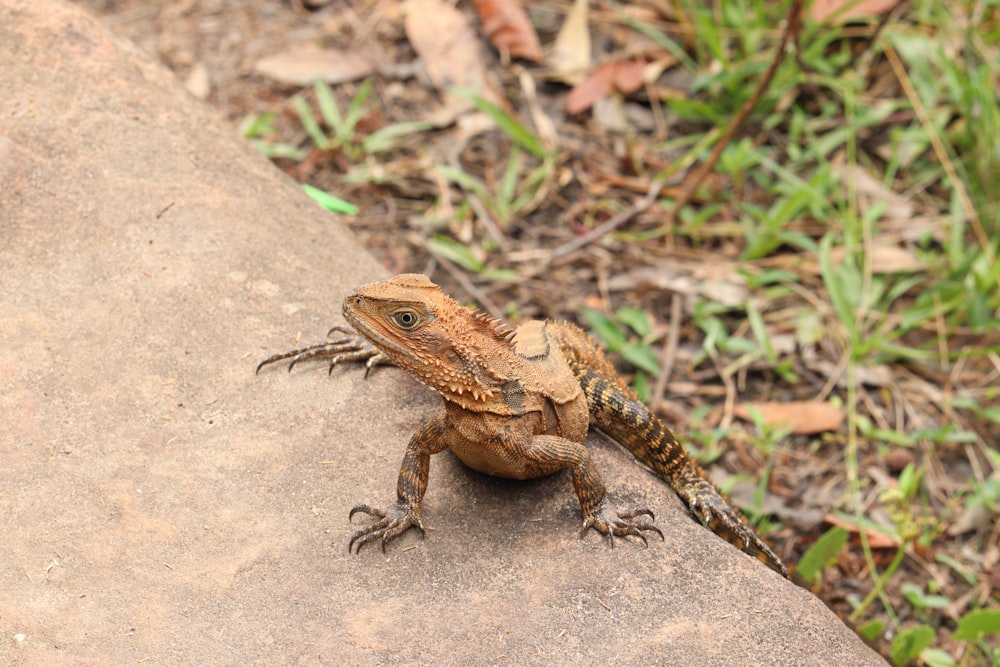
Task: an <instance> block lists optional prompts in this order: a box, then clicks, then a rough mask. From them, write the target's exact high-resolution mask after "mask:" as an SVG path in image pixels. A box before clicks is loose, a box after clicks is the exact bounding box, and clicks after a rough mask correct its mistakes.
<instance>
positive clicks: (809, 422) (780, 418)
mask: <svg viewBox="0 0 1000 667" xmlns="http://www.w3.org/2000/svg"><path fill="white" fill-rule="evenodd" d="M751 407H753V408H756V409H757V411H758V412H760V414H761V416H762V417H763V418H764V422H765V423H766V424H767V425H768V426H775V427H778V428H790V429H792V433H795V434H796V435H813V434H815V433H823V432H825V431H836V430H837V429H838V428H840V425H841V424H842V423H843V421H844V411H843V410H841V409H840V408H838V407H837V406H835V405H831V404H830V403H824V402H819V401H789V402H785V403H781V402H762V403H760V402H752V403H744V404H742V405H737V406H736V408H735V410H734V411H733V414H735V415H736V416H737V417H739V418H740V419H745V420H747V421H751V420H752V419H753V417H752V415H751V411H750V408H751Z"/></svg>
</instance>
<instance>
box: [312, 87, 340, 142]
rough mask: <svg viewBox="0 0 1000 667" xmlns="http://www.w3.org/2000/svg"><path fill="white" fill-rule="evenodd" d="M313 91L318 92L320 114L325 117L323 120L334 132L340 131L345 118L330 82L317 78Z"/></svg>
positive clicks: (317, 101) (317, 102)
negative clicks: (341, 113)
mask: <svg viewBox="0 0 1000 667" xmlns="http://www.w3.org/2000/svg"><path fill="white" fill-rule="evenodd" d="M313 92H315V93H316V106H318V107H319V115H320V116H321V117H322V118H323V122H324V123H326V126H327V127H329V128H330V129H331V130H333V131H334V132H340V130H341V128H342V127H343V126H344V119H343V117H342V116H341V115H340V109H339V108H338V107H337V100H336V99H335V98H334V97H333V91H332V90H331V89H330V86H329V84H327V82H326V81H323V80H322V79H317V80H316V81H315V82H313Z"/></svg>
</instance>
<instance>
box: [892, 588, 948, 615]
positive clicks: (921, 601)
mask: <svg viewBox="0 0 1000 667" xmlns="http://www.w3.org/2000/svg"><path fill="white" fill-rule="evenodd" d="M899 590H900V592H901V593H902V594H903V597H905V598H906V601H907V602H909V603H910V604H911V605H913V606H914V607H915V608H917V609H944V608H945V607H947V606H948V605H950V604H951V600H949V599H948V598H946V597H944V596H943V595H928V594H927V593H924V589H923V588H921V587H920V586H917V585H916V584H913V583H906V584H903V585H902V586H900V587H899Z"/></svg>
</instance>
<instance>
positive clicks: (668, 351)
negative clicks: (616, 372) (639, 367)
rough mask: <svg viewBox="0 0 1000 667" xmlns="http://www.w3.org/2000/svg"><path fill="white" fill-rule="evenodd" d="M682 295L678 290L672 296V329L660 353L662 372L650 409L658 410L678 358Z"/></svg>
mask: <svg viewBox="0 0 1000 667" xmlns="http://www.w3.org/2000/svg"><path fill="white" fill-rule="evenodd" d="M681 299H682V297H681V295H680V294H677V293H676V292H675V293H674V294H673V295H672V296H671V297H670V331H669V332H668V333H667V340H666V342H665V343H663V352H662V353H661V354H660V374H659V375H657V376H656V383H655V384H653V393H651V394H650V395H649V409H650V410H654V411H655V410H656V406H657V405H659V404H660V401H662V400H663V392H664V391H665V390H666V388H667V382H669V381H670V375H671V373H672V372H673V370H674V362H675V361H676V360H677V346H678V345H679V344H680V339H681V314H682V312H681V305H682V301H681Z"/></svg>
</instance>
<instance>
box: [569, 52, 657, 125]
mask: <svg viewBox="0 0 1000 667" xmlns="http://www.w3.org/2000/svg"><path fill="white" fill-rule="evenodd" d="M645 67H646V62H645V61H643V60H636V59H630V60H613V61H611V62H607V63H604V64H603V65H601V66H600V67H598V68H597V69H596V70H594V71H593V72H592V73H591V75H590V76H588V77H587V78H586V79H584V80H583V81H581V82H580V83H578V84H577V85H575V86H574V87H573V90H571V91H569V95H567V96H566V111H568V112H569V113H570V114H578V113H581V112H583V111H586V110H587V109H589V108H590V107H592V106H594V103H595V102H597V101H598V100H599V99H601V98H603V97H606V96H607V95H609V94H610V93H611V91H612V90H617V91H618V92H620V93H623V94H625V95H627V94H629V93H634V92H635V91H637V90H639V88H641V87H642V84H643V78H642V77H643V71H644V70H645Z"/></svg>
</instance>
